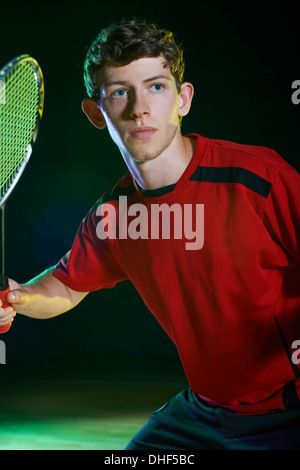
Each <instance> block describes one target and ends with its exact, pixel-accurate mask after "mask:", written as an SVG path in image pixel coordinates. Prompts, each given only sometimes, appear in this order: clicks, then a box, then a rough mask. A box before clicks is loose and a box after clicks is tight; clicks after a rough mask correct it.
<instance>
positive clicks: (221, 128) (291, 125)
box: [0, 0, 300, 377]
mask: <svg viewBox="0 0 300 470" xmlns="http://www.w3.org/2000/svg"><path fill="white" fill-rule="evenodd" d="M0 15H1V41H0V62H1V64H0V66H1V67H2V66H4V65H5V63H6V62H8V61H9V60H10V59H12V58H13V57H15V56H17V55H19V54H23V53H28V54H31V55H32V56H33V57H35V58H36V59H37V60H38V62H39V63H40V65H41V67H42V69H43V73H44V79H45V109H44V116H43V120H42V123H41V127H40V132H39V137H38V140H37V144H36V146H35V148H34V152H33V155H32V157H31V160H30V164H29V165H28V166H27V168H26V170H25V172H24V175H23V176H22V178H21V179H20V181H19V183H18V185H17V186H16V188H15V190H14V191H13V193H12V194H11V196H10V198H9V200H8V202H7V205H6V267H7V274H8V276H9V277H11V278H13V279H15V280H17V281H18V282H21V283H22V282H25V281H27V280H29V279H30V278H32V277H33V276H35V275H37V274H38V273H40V272H41V271H43V270H44V269H46V268H47V267H49V266H50V265H53V264H55V263H56V262H57V261H58V260H59V259H60V258H61V257H62V256H63V255H64V254H65V252H66V251H68V249H69V248H70V245H71V243H72V241H73V238H74V235H75V232H76V229H77V227H78V225H79V223H80V221H81V219H82V218H83V216H84V215H85V214H86V212H87V211H88V209H89V208H90V206H91V205H92V204H93V203H94V202H95V201H96V200H97V199H98V197H99V196H100V195H101V193H102V192H104V191H105V190H107V189H108V188H110V187H111V186H112V185H114V184H115V182H116V181H117V180H118V179H119V178H120V177H121V176H122V175H123V173H124V172H125V171H126V168H125V164H124V163H123V160H122V158H121V155H120V153H119V150H118V149H117V147H116V146H115V145H114V144H113V142H112V141H111V140H110V137H109V136H108V133H107V131H99V130H97V129H96V128H94V127H93V126H92V125H91V124H90V123H89V121H88V120H87V118H86V117H85V115H84V114H83V113H82V111H81V101H82V99H83V98H84V96H85V91H84V88H83V80H82V64H83V61H84V57H85V54H86V50H87V48H88V47H89V45H90V43H91V41H92V40H93V39H94V37H95V36H96V34H97V33H98V31H99V30H100V29H102V28H103V27H105V26H107V25H108V24H110V23H114V22H118V21H119V20H120V19H122V18H128V19H130V18H131V17H132V16H137V17H139V18H142V19H147V20H151V21H153V22H156V23H157V24H158V25H159V26H162V27H165V28H168V29H170V30H172V31H174V32H175V34H176V38H177V39H178V40H179V42H182V43H183V46H184V49H185V59H186V73H185V80H187V81H191V82H192V83H193V84H194V86H195V97H194V101H193V105H192V109H191V112H190V114H189V115H188V116H187V117H186V118H185V119H184V121H183V132H184V133H189V132H198V133H200V134H202V135H205V136H208V137H210V138H219V139H225V140H232V141H236V142H240V143H245V144H253V145H261V146H266V147H271V148H273V149H274V150H276V151H277V152H278V153H279V154H280V155H281V156H283V157H284V158H285V159H286V160H287V161H288V162H289V163H290V164H291V165H293V166H294V167H295V168H296V169H298V170H299V169H300V157H299V141H300V138H299V123H300V119H299V116H300V104H299V105H295V104H293V103H292V101H291V96H292V93H293V90H292V88H291V84H292V82H293V81H294V80H297V79H298V80H300V71H299V57H300V47H299V21H298V19H299V12H298V11H296V2H294V3H292V2H290V3H289V2H284V6H280V5H279V4H277V5H276V4H275V5H271V4H268V3H267V2H265V3H263V2H261V3H260V4H259V6H254V5H253V4H252V5H251V4H250V3H249V5H248V6H247V5H244V4H243V6H238V3H237V2H234V3H232V4H230V3H229V2H219V3H216V2H194V3H189V2H184V1H182V2H176V1H175V2H174V1H173V2H170V1H164V2H148V1H145V2H124V1H123V2H121V1H119V0H117V1H112V2H101V1H98V2H91V1H89V0H86V1H82V2H66V1H65V2H61V3H58V2H49V3H47V2H42V3H36V4H35V3H32V2H29V3H28V2H24V3H23V4H18V3H17V4H14V3H11V5H10V6H7V5H6V6H5V7H1V11H0ZM0 339H1V340H3V341H5V344H6V355H7V357H6V365H1V366H0V367H1V370H0V373H1V374H2V375H3V376H4V374H12V375H18V374H27V373H30V372H31V373H34V374H38V375H40V374H44V375H46V376H47V375H48V376H49V375H51V374H56V375H57V374H59V375H62V376H64V377H67V376H69V375H72V374H73V375H74V374H79V375H85V376H88V375H92V376H98V375H101V374H103V373H107V372H112V373H113V374H114V373H115V374H116V375H117V374H121V373H122V374H126V373H132V372H136V373H140V374H147V373H148V372H149V373H150V372H154V373H155V372H158V371H160V372H162V373H165V374H173V373H180V374H181V373H182V369H181V365H180V363H179V359H178V357H177V353H176V351H175V348H174V346H173V344H172V343H171V342H170V340H169V339H168V338H167V336H166V335H165V333H164V332H163V331H162V330H161V329H160V327H159V326H158V324H156V322H155V320H154V318H153V317H152V316H151V314H150V313H149V312H148V311H147V309H146V307H145V306H144V304H143V302H142V300H141V299H140V298H139V297H138V296H137V294H136V293H135V291H134V289H133V287H132V286H131V285H130V284H129V283H127V282H125V283H121V284H120V285H118V286H117V287H115V288H114V289H112V290H105V291H102V292H96V293H93V294H90V295H89V296H88V297H87V298H86V299H85V300H84V301H83V302H82V303H81V304H80V305H79V306H78V307H76V308H75V309H74V310H72V311H71V312H68V313H66V314H64V315H62V316H60V317H57V318H54V319H51V320H47V321H46V320H33V319H30V318H26V317H22V316H21V315H18V316H17V318H16V319H15V321H14V323H13V327H12V328H11V330H10V331H9V332H8V333H7V334H6V335H3V336H2V337H1V338H0Z"/></svg>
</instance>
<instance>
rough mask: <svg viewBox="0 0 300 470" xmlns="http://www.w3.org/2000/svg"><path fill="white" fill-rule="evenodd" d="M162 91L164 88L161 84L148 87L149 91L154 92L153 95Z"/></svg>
mask: <svg viewBox="0 0 300 470" xmlns="http://www.w3.org/2000/svg"><path fill="white" fill-rule="evenodd" d="M163 89H164V86H163V85H162V84H161V83H155V84H154V85H152V86H151V87H150V90H151V91H154V92H155V93H157V92H159V91H162V90H163Z"/></svg>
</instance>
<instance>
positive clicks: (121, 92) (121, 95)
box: [112, 90, 127, 98]
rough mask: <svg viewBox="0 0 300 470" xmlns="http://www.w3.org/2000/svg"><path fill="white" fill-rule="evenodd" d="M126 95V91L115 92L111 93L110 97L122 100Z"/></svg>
mask: <svg viewBox="0 0 300 470" xmlns="http://www.w3.org/2000/svg"><path fill="white" fill-rule="evenodd" d="M126 95H127V91H126V90H116V91H114V92H113V93H112V96H113V97H114V98H124V96H126Z"/></svg>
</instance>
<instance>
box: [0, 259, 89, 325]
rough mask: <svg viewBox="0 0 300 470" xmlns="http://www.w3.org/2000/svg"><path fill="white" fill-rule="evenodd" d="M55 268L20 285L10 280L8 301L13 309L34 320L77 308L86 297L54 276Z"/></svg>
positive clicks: (83, 293)
mask: <svg viewBox="0 0 300 470" xmlns="http://www.w3.org/2000/svg"><path fill="white" fill-rule="evenodd" d="M53 270H54V267H52V268H49V269H47V270H46V271H44V272H43V273H41V274H39V275H38V276H36V277H35V278H33V279H31V280H30V281H29V282H27V283H25V284H22V285H19V284H17V283H16V282H15V281H13V280H10V288H11V293H10V294H9V295H8V300H9V302H10V304H11V306H12V307H13V309H14V310H15V311H16V312H17V313H19V314H22V315H26V316H29V317H32V318H44V319H46V318H51V317H55V316H57V315H60V314H62V313H64V312H67V311H68V310H70V309H72V308H73V307H75V306H76V305H77V304H78V303H79V302H80V301H81V300H82V299H83V298H84V297H85V296H86V295H87V293H85V292H76V291H74V290H72V289H70V288H68V287H67V286H66V285H64V284H63V283H62V282H60V281H59V280H58V279H57V278H55V277H54V276H53Z"/></svg>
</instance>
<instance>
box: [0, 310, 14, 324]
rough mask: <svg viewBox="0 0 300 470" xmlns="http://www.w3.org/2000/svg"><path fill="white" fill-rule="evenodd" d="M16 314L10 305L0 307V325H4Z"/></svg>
mask: <svg viewBox="0 0 300 470" xmlns="http://www.w3.org/2000/svg"><path fill="white" fill-rule="evenodd" d="M15 316H16V311H15V310H14V309H13V308H12V307H6V308H1V309H0V325H5V324H6V323H10V322H11V321H13V319H14V317H15Z"/></svg>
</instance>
